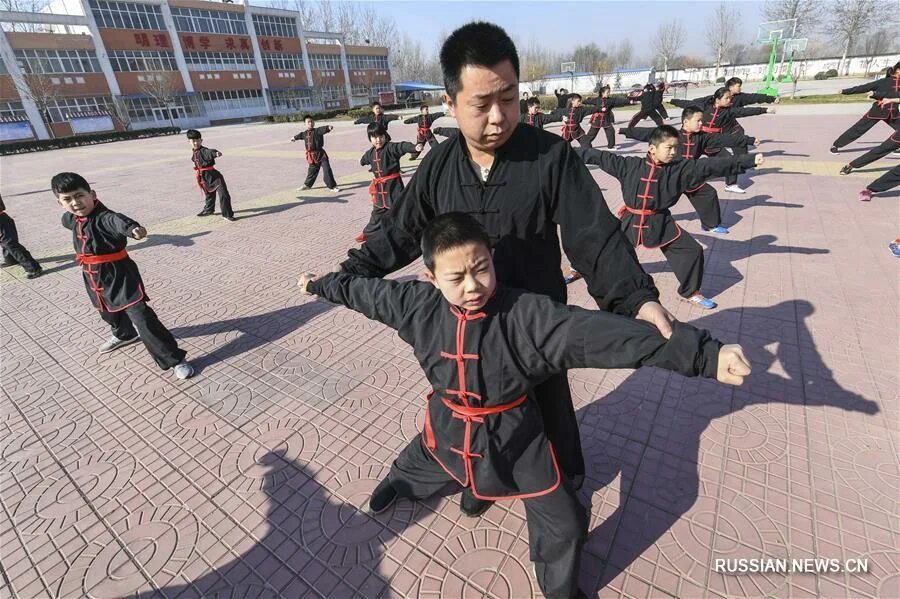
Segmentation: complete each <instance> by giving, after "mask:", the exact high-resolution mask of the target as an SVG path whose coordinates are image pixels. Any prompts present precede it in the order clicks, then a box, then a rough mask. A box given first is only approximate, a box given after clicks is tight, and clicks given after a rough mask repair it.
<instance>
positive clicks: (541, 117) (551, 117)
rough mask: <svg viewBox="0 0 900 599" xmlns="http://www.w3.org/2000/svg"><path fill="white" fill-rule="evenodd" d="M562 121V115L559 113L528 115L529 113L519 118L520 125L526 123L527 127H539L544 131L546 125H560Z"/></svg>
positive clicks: (524, 113)
mask: <svg viewBox="0 0 900 599" xmlns="http://www.w3.org/2000/svg"><path fill="white" fill-rule="evenodd" d="M560 121H562V114H560V113H558V112H554V113H552V114H546V113H543V112H537V113H535V114H528V112H523V113H522V114H521V116H519V122H520V123H525V124H526V125H531V126H532V127H537V128H538V129H543V128H544V125H546V124H547V123H558V122H560Z"/></svg>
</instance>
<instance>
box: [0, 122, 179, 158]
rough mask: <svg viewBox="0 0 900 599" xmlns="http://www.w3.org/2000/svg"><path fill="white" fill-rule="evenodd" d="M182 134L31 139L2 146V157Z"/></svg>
mask: <svg viewBox="0 0 900 599" xmlns="http://www.w3.org/2000/svg"><path fill="white" fill-rule="evenodd" d="M179 133H181V129H180V128H179V127H155V128H153V129H132V130H131V131H109V132H106V133H89V134H85V135H72V136H70V137H60V138H58V139H29V140H25V141H11V142H6V143H3V144H0V155H2V156H7V155H9V154H22V153H24V152H42V151H44V150H58V149H61V148H75V147H78V146H89V145H93V144H105V143H109V142H111V141H122V140H125V139H142V138H145V137H158V136H160V135H177V134H179Z"/></svg>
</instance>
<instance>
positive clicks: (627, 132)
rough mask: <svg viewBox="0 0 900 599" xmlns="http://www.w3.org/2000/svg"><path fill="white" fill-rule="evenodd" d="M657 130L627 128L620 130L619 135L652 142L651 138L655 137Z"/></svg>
mask: <svg viewBox="0 0 900 599" xmlns="http://www.w3.org/2000/svg"><path fill="white" fill-rule="evenodd" d="M655 130H656V127H630V128H629V127H625V128H622V129H619V133H621V134H622V135H624V136H625V137H627V138H629V139H636V140H638V141H647V142H649V141H650V136H651V135H653V132H654V131H655Z"/></svg>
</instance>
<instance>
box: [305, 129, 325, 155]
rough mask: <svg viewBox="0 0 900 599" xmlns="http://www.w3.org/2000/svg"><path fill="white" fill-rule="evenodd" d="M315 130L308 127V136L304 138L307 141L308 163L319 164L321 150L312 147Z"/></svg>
mask: <svg viewBox="0 0 900 599" xmlns="http://www.w3.org/2000/svg"><path fill="white" fill-rule="evenodd" d="M315 131H316V130H315V129H307V130H306V137H305V138H304V139H303V141H305V142H306V164H318V163H319V160H321V157H320V156H319V151H318V150H315V149H313V147H312V137H313V134H315Z"/></svg>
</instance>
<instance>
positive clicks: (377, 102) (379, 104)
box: [372, 100, 381, 108]
mask: <svg viewBox="0 0 900 599" xmlns="http://www.w3.org/2000/svg"><path fill="white" fill-rule="evenodd" d="M376 106H378V107H381V102H379V101H378V100H375V101H374V102H372V108H375V107H376Z"/></svg>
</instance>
